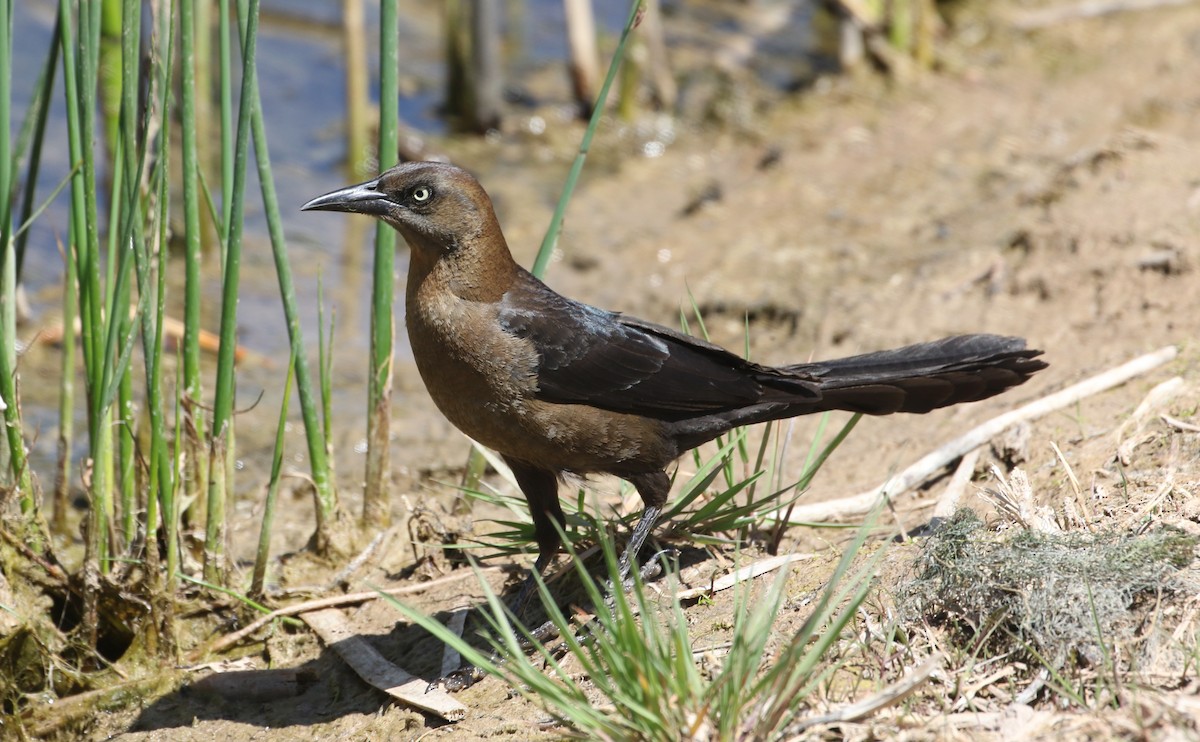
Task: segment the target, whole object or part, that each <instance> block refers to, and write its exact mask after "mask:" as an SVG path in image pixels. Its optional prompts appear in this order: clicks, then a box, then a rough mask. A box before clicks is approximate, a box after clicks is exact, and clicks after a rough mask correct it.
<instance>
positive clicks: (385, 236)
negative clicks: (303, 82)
mask: <svg viewBox="0 0 1200 742" xmlns="http://www.w3.org/2000/svg"><path fill="white" fill-rule="evenodd" d="M398 35H399V19H398V16H397V13H396V0H382V2H381V3H380V5H379V150H378V155H379V170H381V171H382V170H386V169H387V168H389V167H391V166H393V165H395V164H396V162H397V160H398V158H399V152H398V145H399V128H400V120H399V118H400V112H399V108H398V103H397V100H398V98H399V95H400V83H399V77H398V74H397V72H398V65H399V54H398V49H397V36H398ZM348 64H355V61H354V60H350V61H348ZM395 253H396V232H395V231H394V230H393V229H392V228H391V227H389V226H388V225H386V224H383V223H382V222H380V223H378V224H376V225H375V256H374V257H375V268H374V273H373V282H372V288H371V297H372V306H371V361H370V372H369V373H370V386H369V389H368V394H367V442H368V447H367V464H366V477H365V478H366V487H365V489H364V491H363V524H364V525H366V526H368V527H374V528H379V527H383V526H386V525H387V524H388V522H389V520H390V512H391V511H390V508H389V503H388V477H389V474H390V468H391V456H390V451H391V448H390V445H389V438H390V433H391V402H392V355H393V345H394V340H395V337H396V330H395V327H394V322H393V317H394V314H393V309H392V307H393V305H394V304H395V279H394V277H393V274H394V273H395V271H396V268H395V265H396V263H395Z"/></svg>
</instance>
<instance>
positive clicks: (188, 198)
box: [164, 0, 209, 582]
mask: <svg viewBox="0 0 1200 742" xmlns="http://www.w3.org/2000/svg"><path fill="white" fill-rule="evenodd" d="M201 4H204V3H203V2H201ZM196 5H197V0H183V2H181V3H180V5H179V39H180V53H181V59H180V105H181V110H180V125H181V126H180V129H181V132H180V134H181V150H182V161H183V162H182V165H183V174H182V177H183V263H184V275H185V278H184V299H183V347H182V349H181V351H182V353H181V354H182V356H183V358H182V360H183V387H182V391H181V392H180V394H181V396H183V397H185V398H186V399H187V400H188V404H186V405H185V409H186V410H188V411H189V414H190V415H191V416H192V426H191V428H190V430H191V431H192V432H193V434H192V435H188V436H187V437H186V439H187V443H186V445H187V447H188V451H187V458H186V466H187V475H186V477H185V479H184V482H185V485H186V492H187V494H188V495H189V496H190V497H193V498H198V497H200V496H201V495H202V494H204V493H207V489H208V463H207V460H208V446H207V445H206V443H205V440H204V439H205V424H204V423H205V421H204V417H205V411H204V407H203V405H202V404H200V402H201V400H202V399H203V395H204V389H203V382H202V380H201V374H200V339H199V338H200V301H201V291H202V289H203V278H202V276H201V272H200V269H201V265H202V262H201V261H202V259H203V242H202V237H203V228H202V226H201V223H200V195H199V194H200V165H199V147H198V142H197V131H198V129H197V120H198V116H197V96H196V87H197V64H198V62H197V58H196V46H197V41H196V12H195V11H196ZM203 31H204V32H205V33H207V31H208V29H207V28H205V29H203ZM200 90H201V93H202V95H201V98H204V97H206V96H207V95H208V92H209V91H208V90H207V89H205V88H201V89H200ZM164 515H166V513H165V511H164ZM171 517H174V514H172V515H171ZM167 548H168V554H167V561H168V562H169V563H170V562H171V561H172V559H171V557H172V554H171V550H172V549H175V550H176V553H175V555H174V556H175V557H176V558H177V557H178V551H177V549H178V547H177V546H176V545H175V544H172V543H171V542H168V545H167ZM174 575H175V566H174V565H172V566H170V567H168V570H167V579H168V581H172V582H173V581H174V579H175V578H174Z"/></svg>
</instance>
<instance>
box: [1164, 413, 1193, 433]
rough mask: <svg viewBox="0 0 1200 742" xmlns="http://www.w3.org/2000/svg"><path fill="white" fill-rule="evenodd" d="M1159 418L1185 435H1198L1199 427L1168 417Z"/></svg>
mask: <svg viewBox="0 0 1200 742" xmlns="http://www.w3.org/2000/svg"><path fill="white" fill-rule="evenodd" d="M1159 418H1160V419H1161V420H1162V421H1163V422H1164V423H1166V424H1167V425H1170V426H1171V427H1172V428H1175V429H1177V430H1181V431H1183V432H1185V433H1200V425H1193V424H1191V423H1185V422H1184V421H1182V420H1179V419H1176V418H1174V417H1171V416H1170V415H1159Z"/></svg>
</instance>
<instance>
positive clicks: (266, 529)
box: [249, 345, 301, 598]
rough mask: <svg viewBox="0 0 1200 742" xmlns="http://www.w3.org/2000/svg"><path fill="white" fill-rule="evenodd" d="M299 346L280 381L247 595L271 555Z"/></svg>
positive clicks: (258, 587)
mask: <svg viewBox="0 0 1200 742" xmlns="http://www.w3.org/2000/svg"><path fill="white" fill-rule="evenodd" d="M299 350H301V348H300V347H299V346H296V345H293V346H292V362H291V363H289V364H288V373H287V381H285V382H284V383H283V401H282V402H280V404H279V425H278V426H276V428H275V451H274V453H273V454H272V455H271V480H270V482H269V483H268V484H267V498H266V502H264V503H263V514H262V525H261V527H260V528H259V531H258V550H257V551H256V552H255V554H254V576H253V577H252V578H251V580H250V590H249V595H250V597H252V598H257V597H261V596H262V594H263V580H264V579H265V578H266V576H267V560H268V559H269V558H270V556H271V527H272V525H273V524H274V523H275V501H276V500H277V499H278V496H279V474H280V472H281V471H282V470H283V440H284V432H285V431H286V430H287V418H288V403H289V402H290V401H291V399H292V379H293V378H294V377H295V375H296V374H295V370H296V366H297V363H296V356H297V355H298V351H299Z"/></svg>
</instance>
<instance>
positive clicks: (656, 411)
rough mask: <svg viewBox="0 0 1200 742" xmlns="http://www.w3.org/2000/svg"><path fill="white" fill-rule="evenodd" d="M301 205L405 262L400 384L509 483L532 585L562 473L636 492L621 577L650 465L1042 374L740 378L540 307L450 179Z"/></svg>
mask: <svg viewBox="0 0 1200 742" xmlns="http://www.w3.org/2000/svg"><path fill="white" fill-rule="evenodd" d="M303 208H304V209H305V210H314V209H316V210H325V211H346V212H351V213H356V214H368V215H370V216H374V217H377V218H379V219H382V220H383V221H385V222H387V223H388V224H390V225H391V226H392V227H394V228H395V229H396V230H397V231H398V232H400V234H401V235H403V236H404V239H405V240H406V241H407V242H408V244H409V246H410V247H411V248H412V255H411V257H410V262H409V268H408V289H407V296H406V299H405V306H406V309H407V317H406V323H407V325H408V336H409V342H410V344H411V346H412V350H413V357H414V358H415V359H416V362H417V369H418V370H419V371H420V373H421V378H422V379H423V380H424V381H425V386H426V388H427V389H428V390H429V394H430V396H431V397H433V401H434V402H435V403H436V404H437V406H438V409H440V410H441V411H442V413H443V414H444V415H445V416H446V417H447V418H449V419H450V422H452V423H454V425H456V426H457V427H458V428H459V429H460V430H462V431H463V432H464V433H466V434H467V435H469V436H470V437H472V438H474V439H475V440H476V441H478V442H480V443H482V444H483V445H485V446H488V447H490V448H492V449H494V450H496V451H497V452H499V453H500V455H501V456H502V457H503V458H504V460H505V462H507V463H508V465H509V467H511V468H512V471H513V474H514V475H515V476H516V479H517V483H518V484H519V485H520V487H521V491H522V492H523V493H524V495H525V498H526V499H527V500H528V501H529V507H530V512H531V514H532V516H533V524H534V533H535V537H536V539H537V544H538V558H537V561H536V563H535V564H534V567H533V569H534V570H535V572H537V573H539V574H540V573H541V572H542V571H543V570H544V569H545V568H546V566H547V565H548V563H549V562H550V560H551V559H552V558H553V557H554V555H555V554H556V553H557V551H558V548H559V546H560V538H559V533H558V530H557V529H556V528H555V526H554V522H555V521H557V522H558V524H559V525H560V526H561V525H562V524H563V523H564V517H563V511H562V507H561V506H560V505H559V501H558V480H559V478H561V476H562V475H563V474H564V473H566V472H572V473H575V474H588V473H593V472H595V473H601V472H602V473H606V474H615V475H617V476H618V477H621V478H623V479H626V480H628V481H629V482H630V483H632V484H633V485H634V487H636V488H637V491H638V494H639V495H641V498H642V501H643V502H644V503H645V509H644V511H643V513H642V516H641V520H640V521H639V522H638V524H637V525H636V527H635V528H634V529H633V533H632V535H631V537H630V539H629V544H628V546H627V547H626V550H625V552H624V554H623V556H622V558H621V567H622V577H624V575H625V573H626V571H627V570H628V568H629V564H630V560H631V559H632V558H634V557H635V556H636V555H637V551H638V549H639V548H640V547H641V545H642V542H643V541H644V540H645V539H646V536H647V534H648V533H649V532H650V530H651V528H652V527H653V526H654V522H655V520H656V519H657V517H658V515H659V513H660V512H661V509H662V507H663V505H664V504H665V503H666V500H667V494H668V490H669V489H670V486H671V480H670V478H669V477H668V476H667V472H666V468H667V467H668V466H669V465H670V464H671V462H673V461H674V460H675V459H676V458H678V457H679V456H680V455H681V454H683V453H685V452H686V451H688V450H690V449H692V448H695V447H696V446H699V445H700V444H702V443H705V442H707V441H710V440H712V439H714V438H716V437H717V436H719V435H721V434H722V433H725V432H727V431H729V430H730V429H731V428H734V427H736V426H740V425H747V424H750V423H760V422H765V421H767V420H778V419H782V418H789V417H794V416H796V415H806V414H809V413H813V412H822V411H825V410H848V411H852V412H862V413H865V414H868V415H890V414H892V413H894V412H915V413H923V412H929V411H930V410H934V409H937V408H939V407H946V406H949V405H953V404H958V403H960V402H973V401H975V400H980V399H985V398H987V397H991V396H993V395H995V394H999V393H1000V392H1003V391H1004V390H1006V389H1008V388H1009V387H1013V386H1016V385H1018V384H1022V383H1024V382H1025V381H1026V380H1027V379H1028V378H1029V377H1030V375H1031V374H1033V373H1034V372H1036V371H1038V370H1040V369H1042V368H1045V367H1046V364H1045V363H1043V362H1042V361H1040V360H1037V359H1036V356H1038V355H1040V354H1041V351H1039V350H1031V349H1027V348H1026V347H1025V341H1024V340H1023V339H1021V338H1012V337H1000V336H996V335H963V336H958V337H950V338H945V339H943V340H936V341H934V342H930V343H921V344H918V345H910V346H907V347H904V348H898V349H896V350H885V351H880V352H876V353H867V354H865V355H859V356H853V357H850V358H842V359H839V360H834V361H821V362H816V363H800V364H796V365H792V366H782V367H778V368H773V367H770V366H763V365H759V364H757V363H752V362H750V361H747V360H744V359H742V358H740V357H738V356H737V355H734V354H733V353H730V352H729V351H727V350H725V349H723V348H720V347H718V346H716V345H712V344H711V343H707V342H704V341H703V340H699V339H697V338H694V337H690V336H688V335H684V334H682V333H679V332H676V331H675V330H672V329H669V328H667V327H662V326H660V325H656V324H653V323H651V322H646V321H645V320H640V319H636V318H634V317H627V316H624V315H621V314H618V313H615V312H608V311H605V310H603V309H597V308H595V307H591V306H588V305H587V304H581V303H580V302H577V301H573V300H571V299H568V298H566V297H564V296H562V295H560V294H558V293H556V292H554V291H553V290H552V289H550V288H549V287H547V286H546V284H544V283H542V282H541V281H539V280H538V279H537V278H535V277H534V276H533V275H532V274H530V273H529V272H528V271H526V270H525V269H523V268H521V266H519V265H517V264H516V262H515V261H514V260H513V258H512V254H511V253H510V252H509V249H508V244H507V243H506V242H505V240H504V235H503V233H502V232H501V231H500V224H499V222H497V220H496V215H495V213H494V211H493V210H492V202H491V199H489V198H488V195H487V193H486V192H484V190H483V188H482V187H481V186H480V185H479V183H478V182H477V181H476V180H475V178H473V177H472V176H471V175H469V174H468V173H467V172H466V171H464V170H461V169H459V168H457V167H454V166H452V165H445V164H440V163H433V162H414V163H408V164H405V165H400V166H399V167H395V168H392V169H391V170H388V171H387V172H385V173H383V174H382V175H380V176H379V177H378V178H376V179H375V180H372V181H369V182H367V183H362V184H360V185H356V186H351V187H349V188H343V189H342V190H339V191H334V192H332V193H328V194H326V195H324V196H320V197H319V198H315V199H313V200H312V201H309V202H308V203H306V204H305V205H304V207H303ZM533 584H534V583H533V581H532V577H531V579H530V580H529V581H527V582H526V585H525V587H524V588H523V589H522V591H521V593H520V596H519V597H518V599H517V604H518V605H520V604H521V603H522V602H523V597H525V596H528V594H529V588H530V586H531V585H533Z"/></svg>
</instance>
